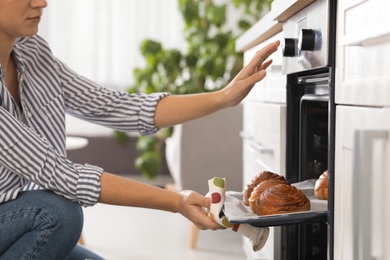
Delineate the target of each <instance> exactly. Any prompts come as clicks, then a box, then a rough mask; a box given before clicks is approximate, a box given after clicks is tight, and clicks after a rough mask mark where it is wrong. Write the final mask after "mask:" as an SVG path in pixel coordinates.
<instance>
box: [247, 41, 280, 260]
mask: <svg viewBox="0 0 390 260" xmlns="http://www.w3.org/2000/svg"><path fill="white" fill-rule="evenodd" d="M281 37H282V35H281V33H278V34H276V35H274V36H272V37H271V38H268V39H266V40H264V41H262V42H261V43H259V44H257V45H255V46H254V47H252V48H250V49H247V50H246V51H245V52H244V63H248V62H249V61H250V60H251V59H252V57H253V56H254V55H255V53H256V52H257V51H258V50H260V49H261V48H262V47H264V46H265V45H267V44H268V43H271V42H273V41H275V40H277V39H279V40H280V39H281ZM270 58H271V59H272V60H273V63H272V65H271V66H270V67H269V68H268V69H267V76H266V78H265V79H264V80H262V81H261V82H259V83H257V84H256V85H255V86H254V89H253V90H252V91H251V93H250V94H249V95H248V97H246V98H245V100H244V102H243V104H244V117H243V130H242V132H241V136H242V138H243V184H244V187H245V186H246V185H247V184H248V183H249V182H250V181H251V179H252V178H253V177H254V176H255V175H256V174H258V173H259V172H261V171H265V170H267V171H272V172H275V173H278V174H281V175H283V176H284V175H285V157H286V155H285V153H286V152H285V150H286V149H285V147H286V141H285V139H286V105H285V102H286V77H285V76H284V75H282V73H281V69H282V54H281V52H277V53H274V54H273V55H272V56H271V57H270ZM244 187H243V188H244ZM243 244H244V250H245V252H246V255H247V258H248V259H251V260H252V259H257V260H259V259H264V260H278V259H280V251H281V250H280V227H275V228H273V227H272V228H270V236H269V238H268V240H267V243H266V245H265V246H264V248H263V249H262V250H260V251H258V252H253V250H252V248H251V245H250V242H249V241H248V240H247V239H246V238H244V240H243Z"/></svg>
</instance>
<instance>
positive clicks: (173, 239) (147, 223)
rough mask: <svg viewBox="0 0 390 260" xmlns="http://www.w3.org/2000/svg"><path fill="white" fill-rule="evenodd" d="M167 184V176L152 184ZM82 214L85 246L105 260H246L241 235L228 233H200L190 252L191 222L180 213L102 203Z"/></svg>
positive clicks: (225, 231) (219, 231)
mask: <svg viewBox="0 0 390 260" xmlns="http://www.w3.org/2000/svg"><path fill="white" fill-rule="evenodd" d="M131 178H133V179H137V177H134V176H133V177H131ZM140 180H141V181H145V182H148V181H146V180H145V179H142V177H141V179H140ZM169 182H170V180H169V177H168V179H167V177H162V178H158V179H156V180H154V181H152V182H151V184H154V185H157V186H164V183H169ZM84 213H85V224H84V230H83V239H84V243H85V246H86V247H87V248H89V249H91V250H93V251H95V252H97V253H99V254H100V255H101V256H103V257H104V258H105V259H113V260H122V259H123V260H125V259H126V260H127V259H136V260H144V259H145V260H154V259H158V260H165V259H166V260H168V259H169V260H214V259H215V260H217V259H218V260H219V259H224V260H244V259H246V257H245V254H244V251H243V248H242V238H241V235H239V234H237V233H235V232H233V231H231V230H218V231H210V230H208V231H200V232H199V237H198V243H197V247H196V248H195V249H190V248H189V246H188V244H189V237H190V229H191V223H190V222H189V221H188V220H187V219H185V218H184V217H182V216H181V215H179V214H174V213H168V212H162V211H156V210H148V209H139V208H124V207H118V206H109V205H103V204H98V205H95V206H94V207H90V208H86V209H84Z"/></svg>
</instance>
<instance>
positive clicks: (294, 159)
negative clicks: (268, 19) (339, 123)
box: [281, 0, 336, 260]
mask: <svg viewBox="0 0 390 260" xmlns="http://www.w3.org/2000/svg"><path fill="white" fill-rule="evenodd" d="M334 2H335V1H331V0H317V1H314V2H313V3H312V4H310V5H308V6H307V7H305V8H304V9H303V10H301V11H299V12H298V13H296V14H295V15H293V16H291V17H290V18H288V19H287V20H286V21H284V23H283V38H284V40H283V42H282V52H283V65H282V70H283V73H284V74H285V75H286V77H287V84H286V88H287V89H286V96H287V101H286V107H287V108H286V109H287V116H286V117H287V121H286V179H287V180H288V181H289V182H290V183H295V182H301V181H305V180H308V179H318V177H319V176H320V175H321V174H322V173H323V172H324V171H325V170H328V172H329V199H328V214H327V218H326V219H325V220H322V221H319V222H314V223H300V224H296V225H286V226H283V227H282V231H281V251H282V257H281V258H282V259H286V260H287V259H288V260H289V259H291V260H293V259H294V260H297V259H302V260H303V259H332V255H333V252H332V251H333V242H332V241H333V239H332V237H333V230H332V224H333V223H332V222H333V221H332V219H333V214H332V212H333V210H332V207H333V196H332V194H333V187H334V185H333V174H334V170H333V168H334V166H333V165H334V162H333V161H334V158H333V154H334V152H333V151H334V120H335V116H334V94H333V93H334V64H335V62H334V61H335V58H334V57H335V48H334V47H335V43H334V42H335V27H336V25H335V17H336V12H335V11H336V10H335V9H336V6H335V5H336V4H335V3H334Z"/></svg>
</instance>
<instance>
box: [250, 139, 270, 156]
mask: <svg viewBox="0 0 390 260" xmlns="http://www.w3.org/2000/svg"><path fill="white" fill-rule="evenodd" d="M249 146H250V147H251V148H252V149H253V150H255V151H256V152H258V153H261V154H272V153H273V152H274V151H273V150H272V149H269V148H265V147H264V146H263V145H262V144H260V143H256V142H251V143H250V144H249Z"/></svg>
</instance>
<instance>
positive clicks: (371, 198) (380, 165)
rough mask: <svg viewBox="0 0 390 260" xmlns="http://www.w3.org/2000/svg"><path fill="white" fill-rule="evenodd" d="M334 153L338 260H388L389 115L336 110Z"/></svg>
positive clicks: (378, 111) (387, 111)
mask: <svg viewBox="0 0 390 260" xmlns="http://www.w3.org/2000/svg"><path fill="white" fill-rule="evenodd" d="M357 130H359V131H358V132H356V131H357ZM369 133H374V135H373V138H372V140H370V139H367V138H363V137H364V135H363V134H369ZM356 136H359V137H360V139H357V140H355V137H356ZM367 140H368V141H367ZM362 144H364V146H362ZM335 152H336V154H335V212H334V223H335V225H334V259H344V260H349V259H350V260H357V259H378V260H379V259H381V260H385V259H390V249H389V247H388V242H389V239H390V238H389V234H390V224H389V221H388V219H390V190H389V189H388V187H389V185H390V163H389V161H390V160H389V159H390V109H386V108H368V107H348V106H337V109H336V151H335ZM359 153H363V156H359ZM361 157H363V158H361ZM365 167H368V168H367V169H364V168H365ZM365 200H367V201H365ZM365 240H367V241H365Z"/></svg>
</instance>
